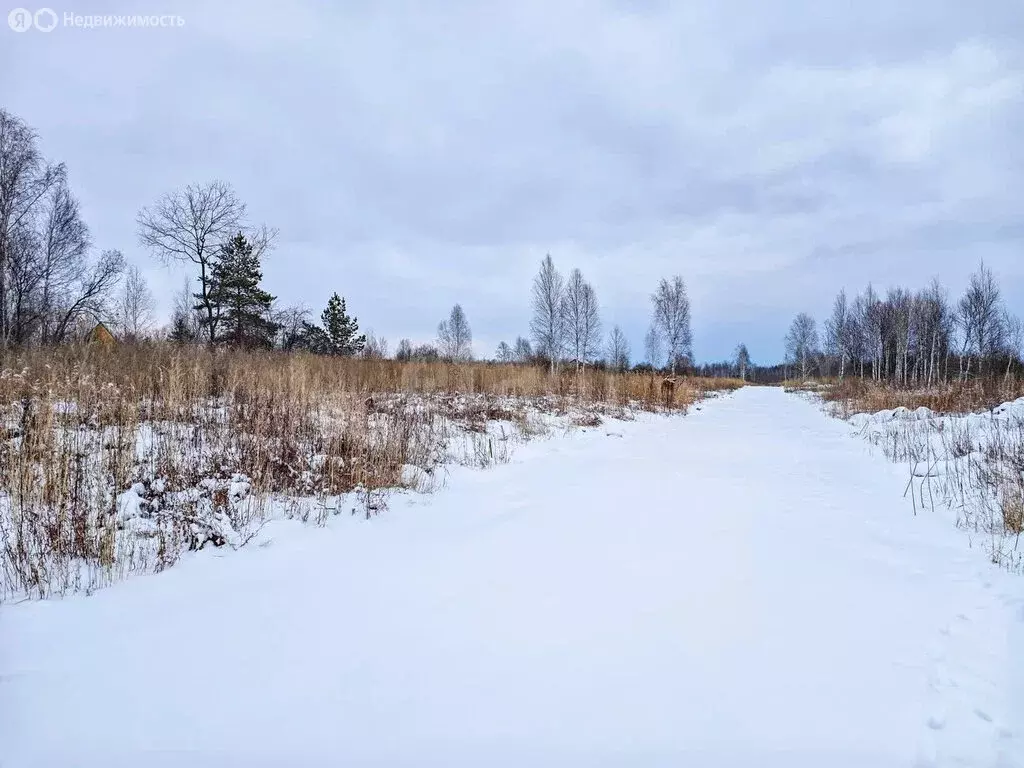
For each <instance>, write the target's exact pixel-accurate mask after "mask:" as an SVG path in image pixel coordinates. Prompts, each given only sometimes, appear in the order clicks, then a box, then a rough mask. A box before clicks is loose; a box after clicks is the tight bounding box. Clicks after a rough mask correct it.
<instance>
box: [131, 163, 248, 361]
mask: <svg viewBox="0 0 1024 768" xmlns="http://www.w3.org/2000/svg"><path fill="white" fill-rule="evenodd" d="M137 224H138V234H139V242H141V243H142V245H144V246H145V247H147V248H149V249H150V251H152V252H153V254H154V255H155V256H157V257H158V258H160V259H161V260H162V261H163V262H164V263H168V262H171V261H184V262H191V263H192V264H195V265H196V266H197V267H199V286H200V290H199V293H198V294H196V298H197V299H198V302H199V304H198V305H199V306H200V307H201V309H202V312H203V325H204V327H205V332H206V335H207V336H208V338H209V340H210V342H211V343H212V342H213V341H214V340H215V339H216V338H217V323H218V321H219V317H218V312H217V307H216V306H215V303H214V301H213V300H212V297H211V295H210V294H211V289H212V287H213V284H212V277H213V275H212V265H213V260H214V258H215V257H216V255H217V253H218V252H219V249H220V247H221V245H222V244H223V243H225V242H227V241H228V240H229V239H230V238H231V237H232V236H234V235H236V234H237V233H238V232H240V231H241V230H242V229H243V228H244V224H245V203H243V202H242V201H241V200H240V199H239V198H238V196H237V195H236V194H235V191H234V190H233V189H232V188H231V186H230V185H229V184H226V183H225V182H222V181H213V182H210V183H208V184H197V185H192V184H190V185H189V186H187V187H185V189H183V190H178V191H176V192H173V193H170V194H167V195H164V196H163V197H161V198H160V199H159V200H157V201H156V203H154V204H153V206H151V207H147V208H143V209H142V210H141V211H139V215H138V218H137ZM266 247H267V244H266V243H265V244H264V246H263V250H265V249H266Z"/></svg>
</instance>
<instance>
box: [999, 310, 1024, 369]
mask: <svg viewBox="0 0 1024 768" xmlns="http://www.w3.org/2000/svg"><path fill="white" fill-rule="evenodd" d="M1003 329H1004V334H1003V335H1004V343H1005V345H1006V376H1005V378H1007V379H1009V378H1010V371H1011V370H1012V366H1013V363H1014V362H1017V363H1020V362H1021V357H1022V355H1024V323H1022V322H1021V320H1020V318H1019V317H1017V316H1016V315H1014V314H1013V313H1012V312H1010V311H1009V310H1006V311H1005V312H1004V314H1003Z"/></svg>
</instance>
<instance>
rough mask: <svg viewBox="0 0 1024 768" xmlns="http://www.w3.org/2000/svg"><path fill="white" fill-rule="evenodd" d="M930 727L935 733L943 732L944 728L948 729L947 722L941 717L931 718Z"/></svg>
mask: <svg viewBox="0 0 1024 768" xmlns="http://www.w3.org/2000/svg"><path fill="white" fill-rule="evenodd" d="M928 727H929V728H931V729H932V730H933V731H941V730H942V729H943V728H945V727H946V721H945V720H943V719H942V718H941V717H934V716H933V717H929V718H928Z"/></svg>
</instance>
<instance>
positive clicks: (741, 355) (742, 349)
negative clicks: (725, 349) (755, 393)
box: [734, 343, 750, 381]
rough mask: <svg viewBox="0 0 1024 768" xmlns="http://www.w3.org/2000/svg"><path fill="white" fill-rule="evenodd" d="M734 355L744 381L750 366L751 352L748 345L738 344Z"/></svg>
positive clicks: (737, 368)
mask: <svg viewBox="0 0 1024 768" xmlns="http://www.w3.org/2000/svg"><path fill="white" fill-rule="evenodd" d="M734 357H735V360H736V370H737V371H739V374H740V379H741V380H742V381H746V380H747V370H748V369H749V368H750V352H748V351H747V345H746V344H742V343H741V344H739V345H737V347H736V352H735V354H734Z"/></svg>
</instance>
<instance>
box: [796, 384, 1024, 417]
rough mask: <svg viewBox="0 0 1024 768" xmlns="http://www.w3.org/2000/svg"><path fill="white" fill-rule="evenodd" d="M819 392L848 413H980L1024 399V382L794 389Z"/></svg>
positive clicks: (844, 385)
mask: <svg viewBox="0 0 1024 768" xmlns="http://www.w3.org/2000/svg"><path fill="white" fill-rule="evenodd" d="M794 389H799V390H803V391H808V390H809V391H815V392H817V393H819V394H820V395H821V396H822V398H824V399H825V400H826V401H828V402H834V403H838V404H840V406H841V408H843V409H844V410H845V412H846V413H875V412H877V411H884V410H890V409H892V408H899V407H903V408H907V409H909V410H915V409H917V408H920V407H922V406H923V407H925V408H928V409H930V410H932V411H934V412H936V413H976V412H978V411H985V410H990V409H992V408H994V407H995V406H997V405H1000V404H1001V403H1005V402H1009V401H1011V400H1016V399H1017V398H1018V397H1024V380H1020V379H1013V378H1011V379H1008V380H1007V379H1004V378H1002V377H997V378H986V379H974V380H970V381H964V382H959V381H958V382H952V383H949V384H942V385H939V386H935V387H931V388H929V389H900V388H896V387H893V386H891V385H885V384H879V383H875V382H871V381H863V380H861V379H859V378H846V379H844V380H842V381H838V380H830V381H824V382H818V383H817V384H816V385H814V386H811V385H803V384H801V385H800V386H796V387H794Z"/></svg>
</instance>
